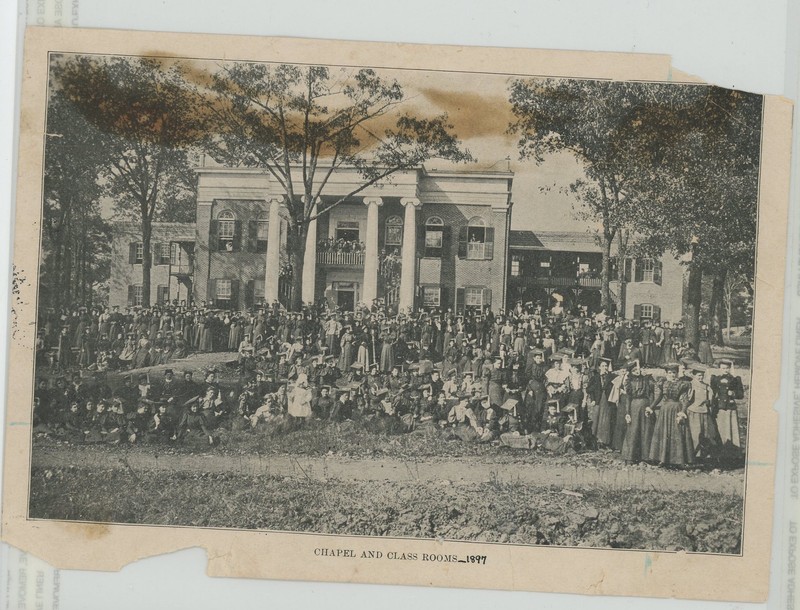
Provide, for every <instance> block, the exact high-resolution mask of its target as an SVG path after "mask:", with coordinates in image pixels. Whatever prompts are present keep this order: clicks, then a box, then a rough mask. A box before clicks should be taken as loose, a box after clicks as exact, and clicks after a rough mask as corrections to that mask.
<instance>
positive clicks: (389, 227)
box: [384, 216, 403, 247]
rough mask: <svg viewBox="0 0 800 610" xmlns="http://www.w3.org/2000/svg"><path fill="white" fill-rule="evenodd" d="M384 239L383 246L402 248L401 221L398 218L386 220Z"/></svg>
mask: <svg viewBox="0 0 800 610" xmlns="http://www.w3.org/2000/svg"><path fill="white" fill-rule="evenodd" d="M385 226H386V239H385V240H384V245H386V246H387V247H388V246H402V245H403V219H402V218H400V217H399V216H390V217H389V218H387V219H386V223H385Z"/></svg>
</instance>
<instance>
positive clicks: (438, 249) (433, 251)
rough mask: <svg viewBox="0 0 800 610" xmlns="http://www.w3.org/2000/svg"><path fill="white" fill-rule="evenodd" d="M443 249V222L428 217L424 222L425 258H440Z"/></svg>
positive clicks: (436, 217) (437, 218) (436, 218)
mask: <svg viewBox="0 0 800 610" xmlns="http://www.w3.org/2000/svg"><path fill="white" fill-rule="evenodd" d="M443 248H444V221H443V220H442V219H441V218H440V217H439V216H429V217H428V218H427V220H426V221H425V258H441V257H442V250H443Z"/></svg>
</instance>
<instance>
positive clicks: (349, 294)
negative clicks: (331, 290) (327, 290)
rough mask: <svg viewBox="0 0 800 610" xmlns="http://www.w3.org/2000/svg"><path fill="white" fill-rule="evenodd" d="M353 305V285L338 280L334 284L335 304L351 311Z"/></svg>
mask: <svg viewBox="0 0 800 610" xmlns="http://www.w3.org/2000/svg"><path fill="white" fill-rule="evenodd" d="M355 305H356V290H355V286H354V285H353V284H348V283H345V282H339V283H338V284H337V286H336V306H337V307H338V308H339V309H340V310H342V311H353V310H354V309H355Z"/></svg>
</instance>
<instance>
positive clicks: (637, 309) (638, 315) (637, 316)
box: [633, 305, 642, 320]
mask: <svg viewBox="0 0 800 610" xmlns="http://www.w3.org/2000/svg"><path fill="white" fill-rule="evenodd" d="M633 319H634V320H641V319H642V306H641V305H634V306H633Z"/></svg>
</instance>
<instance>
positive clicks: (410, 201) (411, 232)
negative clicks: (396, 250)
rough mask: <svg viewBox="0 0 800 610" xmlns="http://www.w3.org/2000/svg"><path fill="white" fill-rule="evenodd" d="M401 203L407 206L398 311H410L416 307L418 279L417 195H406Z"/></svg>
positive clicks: (418, 204) (418, 202)
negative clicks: (415, 294)
mask: <svg viewBox="0 0 800 610" xmlns="http://www.w3.org/2000/svg"><path fill="white" fill-rule="evenodd" d="M400 203H401V204H402V205H403V207H404V208H405V210H406V211H405V219H404V222H403V260H402V266H401V269H400V298H399V300H398V311H403V310H405V311H410V310H411V309H413V307H414V292H415V291H416V280H417V208H418V207H419V206H420V201H419V199H417V198H416V197H404V198H403V199H401V200H400Z"/></svg>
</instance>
